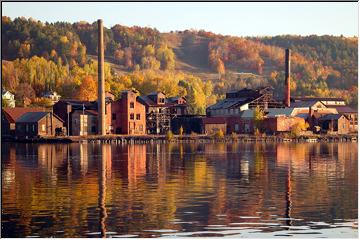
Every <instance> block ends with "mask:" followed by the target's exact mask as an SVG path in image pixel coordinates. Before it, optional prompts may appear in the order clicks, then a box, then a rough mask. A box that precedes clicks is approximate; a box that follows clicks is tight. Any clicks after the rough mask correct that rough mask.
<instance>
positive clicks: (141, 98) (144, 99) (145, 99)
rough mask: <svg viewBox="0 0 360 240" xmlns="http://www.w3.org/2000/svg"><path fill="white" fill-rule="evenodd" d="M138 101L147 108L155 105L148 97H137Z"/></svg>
mask: <svg viewBox="0 0 360 240" xmlns="http://www.w3.org/2000/svg"><path fill="white" fill-rule="evenodd" d="M138 99H139V100H140V102H141V103H143V104H145V105H147V106H156V105H157V104H156V103H155V102H154V101H153V100H151V99H150V98H149V97H148V96H138Z"/></svg>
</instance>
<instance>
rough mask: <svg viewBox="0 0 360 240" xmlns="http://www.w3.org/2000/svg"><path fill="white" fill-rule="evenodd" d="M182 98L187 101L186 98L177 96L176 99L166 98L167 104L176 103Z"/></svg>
mask: <svg viewBox="0 0 360 240" xmlns="http://www.w3.org/2000/svg"><path fill="white" fill-rule="evenodd" d="M180 98H183V99H184V100H185V101H186V98H184V97H179V96H176V97H169V98H165V102H166V103H176V102H177V101H178V100H179V99H180Z"/></svg>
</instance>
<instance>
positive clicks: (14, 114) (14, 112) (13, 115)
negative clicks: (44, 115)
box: [2, 107, 44, 123]
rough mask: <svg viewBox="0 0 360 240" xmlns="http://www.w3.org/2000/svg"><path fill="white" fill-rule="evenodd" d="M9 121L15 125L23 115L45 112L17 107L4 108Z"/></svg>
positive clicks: (39, 109) (41, 109) (38, 109)
mask: <svg viewBox="0 0 360 240" xmlns="http://www.w3.org/2000/svg"><path fill="white" fill-rule="evenodd" d="M2 110H3V112H4V113H5V115H6V116H7V118H8V120H9V121H10V122H11V123H15V121H16V120H17V119H18V118H19V117H21V116H22V115H23V114H25V113H27V112H43V111H44V108H39V107H38V108H25V107H15V108H9V107H6V108H3V109H2Z"/></svg>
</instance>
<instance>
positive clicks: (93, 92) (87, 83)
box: [78, 75, 97, 101]
mask: <svg viewBox="0 0 360 240" xmlns="http://www.w3.org/2000/svg"><path fill="white" fill-rule="evenodd" d="M78 99H79V100H83V101H94V100H96V99H97V84H96V81H95V80H94V79H93V77H92V76H91V75H87V76H85V79H84V80H83V82H82V83H81V85H80V88H79V95H78Z"/></svg>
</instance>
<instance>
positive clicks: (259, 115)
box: [253, 106, 264, 132]
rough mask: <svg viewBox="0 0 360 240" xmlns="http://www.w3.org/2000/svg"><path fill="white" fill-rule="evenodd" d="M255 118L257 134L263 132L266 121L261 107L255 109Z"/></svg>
mask: <svg viewBox="0 0 360 240" xmlns="http://www.w3.org/2000/svg"><path fill="white" fill-rule="evenodd" d="M253 118H254V131H255V132H256V131H261V130H262V124H263V120H264V112H263V110H262V109H261V108H260V107H259V106H256V108H255V109H254V114H253Z"/></svg>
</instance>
